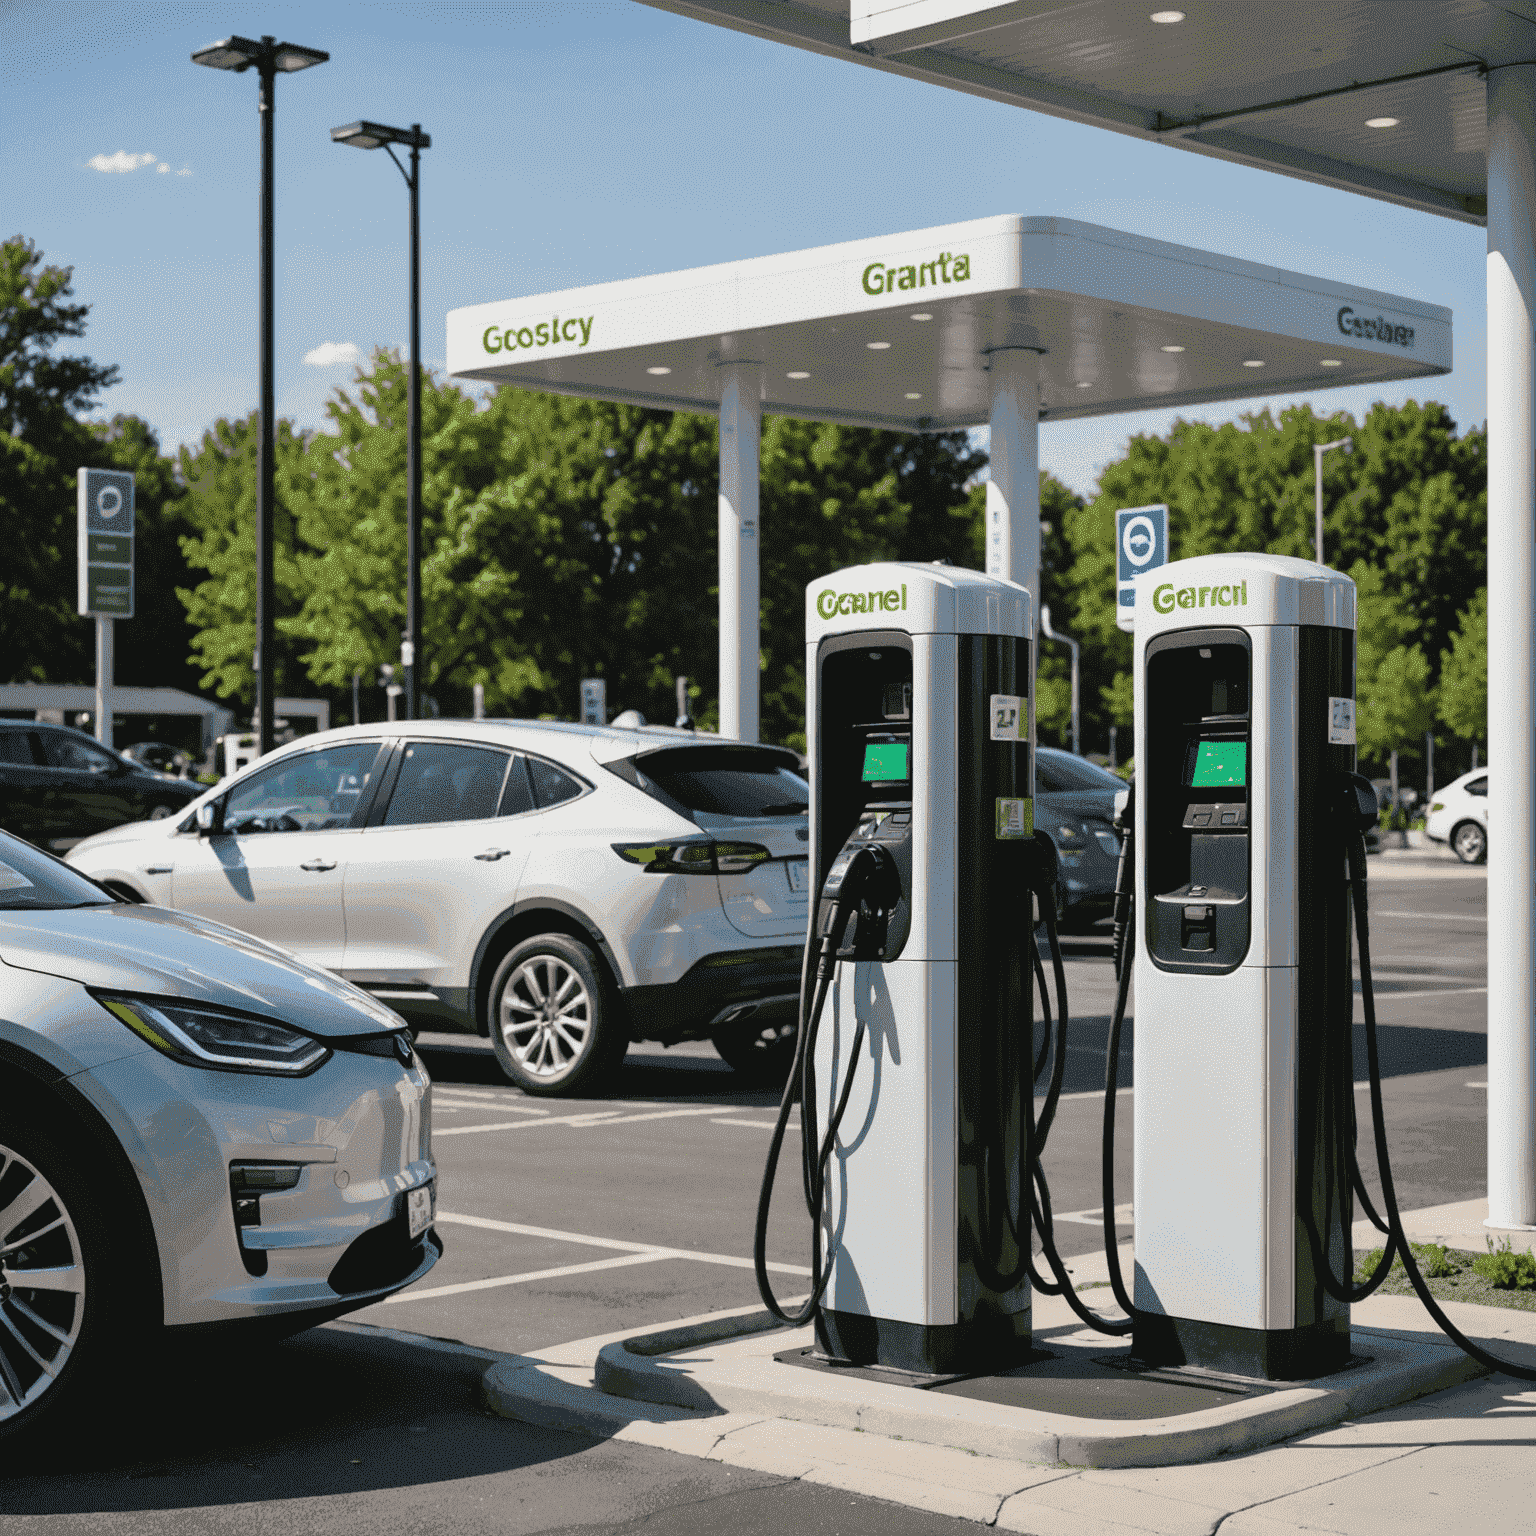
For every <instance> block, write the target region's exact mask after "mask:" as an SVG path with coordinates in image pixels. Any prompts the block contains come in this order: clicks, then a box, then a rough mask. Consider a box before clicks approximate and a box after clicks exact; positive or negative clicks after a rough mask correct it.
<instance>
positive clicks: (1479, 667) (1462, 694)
mask: <svg viewBox="0 0 1536 1536" xmlns="http://www.w3.org/2000/svg"><path fill="white" fill-rule="evenodd" d="M1439 710H1440V719H1441V720H1442V721H1444V723H1445V724H1446V725H1447V726H1449V727H1450V729H1451V730H1452V731H1453V732H1455V734H1456V735H1458V736H1463V737H1465V738H1467V739H1468V740H1469V741H1476V742H1486V741H1487V740H1488V589H1487V587H1480V588H1478V590H1477V593H1476V595H1475V596H1474V597H1473V599H1472V601H1471V602H1470V603H1468V604H1467V606H1466V608H1465V609H1463V610H1462V614H1461V622H1460V624H1458V625H1457V628H1456V633H1455V634H1454V635H1452V636H1451V644H1450V648H1449V650H1447V651H1445V652H1443V653H1442V655H1441V657H1440V692H1439Z"/></svg>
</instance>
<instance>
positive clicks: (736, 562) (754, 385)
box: [718, 363, 763, 741]
mask: <svg viewBox="0 0 1536 1536" xmlns="http://www.w3.org/2000/svg"><path fill="white" fill-rule="evenodd" d="M718 374H719V385H720V535H719V537H720V734H721V735H722V736H724V737H727V738H729V739H734V740H736V741H756V740H757V737H758V653H759V615H760V605H759V540H758V511H757V507H758V439H759V438H760V436H761V435H762V424H763V404H762V401H763V384H762V379H763V370H762V365H761V364H760V363H722V364H721V365H720V367H719V370H718Z"/></svg>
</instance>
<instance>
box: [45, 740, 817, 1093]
mask: <svg viewBox="0 0 1536 1536" xmlns="http://www.w3.org/2000/svg"><path fill="white" fill-rule="evenodd" d="M797 770H798V759H797V758H796V756H795V754H794V753H793V752H790V751H787V750H784V749H781V748H777V747H765V746H755V745H749V744H742V743H737V742H729V741H723V740H720V739H718V738H714V737H709V736H697V735H695V734H693V733H692V732H689V731H672V730H661V729H645V730H619V729H615V728H613V727H599V726H582V725H559V724H546V723H542V722H527V721H510V720H506V721H499V720H498V721H493V720H476V721H467V720H433V721H415V722H400V723H398V724H390V725H374V726H353V727H348V728H345V729H342V730H335V731H326V732H323V733H321V734H319V735H316V736H308V737H305V738H303V739H302V740H300V741H297V742H294V743H293V744H291V745H289V746H287V747H284V748H282V749H281V750H280V751H278V752H274V753H272V754H270V755H269V756H267V757H265V758H262V759H261V760H260V761H259V762H257V763H255V764H252V766H251V767H249V768H247V769H246V770H245V771H244V772H243V773H241V774H239V775H238V776H237V777H236V778H234V779H231V780H226V781H225V782H224V783H222V784H220V785H218V786H217V787H216V788H215V789H212V790H210V791H209V792H208V793H207V794H206V795H204V796H203V797H202V798H201V799H199V800H198V801H196V802H195V803H194V804H193V805H192V806H191V807H190V810H189V814H188V815H186V816H184V817H182V818H181V819H179V820H177V821H169V820H168V821H163V822H144V823H139V824H137V825H134V826H129V827H122V828H119V829H117V830H114V831H111V832H106V833H102V834H101V835H100V836H98V837H92V838H87V839H86V840H85V841H84V842H82V843H80V844H79V845H78V846H76V847H75V848H74V849H73V850H72V851H71V852H70V855H69V862H70V863H71V864H73V865H74V866H75V867H76V868H78V869H80V870H83V871H84V872H85V873H86V874H89V875H91V876H93V877H94V878H95V879H97V880H99V881H100V882H101V883H102V884H104V885H106V886H108V887H109V888H110V889H112V890H113V891H115V892H117V893H119V894H120V895H123V896H125V897H127V898H129V899H130V900H135V901H141V902H154V903H158V904H160V905H164V906H174V907H179V908H181V909H183V910H185V911H189V912H195V913H200V914H202V915H204V916H206V917H211V918H215V919H217V920H218V921H219V922H222V923H226V924H228V925H229V926H231V927H234V928H242V929H244V930H246V931H247V932H249V933H253V934H255V935H257V936H258V937H260V938H263V939H265V940H267V941H268V942H270V943H274V944H279V945H281V946H283V947H284V948H285V949H288V950H291V951H292V952H293V953H294V954H296V955H299V956H301V957H302V958H303V959H305V960H308V961H310V962H312V963H313V964H316V965H320V966H323V967H325V968H326V969H327V970H330V971H334V972H336V973H337V974H338V975H341V976H344V977H346V978H347V980H349V981H351V982H354V983H355V984H356V985H357V986H359V987H362V988H364V989H365V990H367V991H369V992H371V993H372V994H373V995H374V996H375V997H377V998H380V999H381V1000H383V1001H385V1002H387V1003H388V1004H389V1005H390V1006H391V1007H393V1008H394V1009H396V1010H397V1011H398V1012H400V1013H402V1014H404V1015H405V1016H406V1017H407V1018H408V1019H409V1020H410V1021H411V1022H412V1023H413V1024H415V1025H416V1026H417V1027H426V1028H436V1029H443V1028H449V1029H455V1028H457V1029H463V1030H466V1031H471V1032H478V1033H480V1034H482V1035H488V1036H489V1037H490V1039H491V1041H492V1044H493V1045H494V1047H495V1050H496V1055H497V1057H498V1059H499V1061H500V1063H501V1066H502V1069H503V1070H504V1071H505V1073H506V1074H507V1076H508V1077H509V1078H510V1079H511V1080H512V1081H513V1082H515V1083H517V1084H518V1085H519V1086H520V1087H522V1088H524V1089H525V1090H527V1091H528V1092H530V1093H537V1094H561V1093H577V1092H582V1091H587V1090H589V1089H591V1088H592V1087H593V1086H594V1085H595V1084H596V1083H597V1082H599V1081H600V1080H601V1079H602V1078H603V1077H604V1076H605V1075H606V1074H607V1073H608V1072H609V1071H610V1070H611V1069H612V1068H614V1067H615V1066H616V1065H617V1064H618V1062H619V1061H621V1060H622V1058H623V1055H624V1048H625V1046H626V1045H627V1043H628V1042H629V1040H631V1039H649V1040H659V1041H661V1042H663V1043H665V1044H668V1045H670V1044H675V1043H676V1042H678V1041H680V1040H694V1039H709V1040H712V1041H713V1042H714V1045H715V1048H716V1049H717V1050H718V1051H719V1052H720V1054H721V1056H722V1057H724V1059H725V1060H726V1061H728V1062H729V1063H730V1064H731V1065H732V1066H733V1067H735V1068H737V1069H738V1070H739V1071H743V1072H746V1073H751V1074H754V1075H758V1076H763V1077H773V1076H775V1075H779V1074H781V1073H782V1072H783V1070H784V1069H785V1068H786V1067H787V1065H788V1062H789V1059H790V1057H791V1055H792V1053H793V1047H794V1032H795V1021H796V1001H797V996H798V991H799V984H800V975H799V972H800V959H801V953H802V947H803V944H804V939H805V928H806V914H807V869H806V851H807V849H806V838H807V823H806V813H807V802H808V798H809V792H808V789H807V786H806V783H805V780H804V779H803V778H801V777H800V775H799V773H798V771H797Z"/></svg>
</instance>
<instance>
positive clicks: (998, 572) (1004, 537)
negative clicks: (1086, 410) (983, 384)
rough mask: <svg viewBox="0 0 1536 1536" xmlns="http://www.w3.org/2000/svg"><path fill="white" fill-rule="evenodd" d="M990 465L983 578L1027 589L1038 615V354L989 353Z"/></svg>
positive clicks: (1024, 349) (1009, 350)
mask: <svg viewBox="0 0 1536 1536" xmlns="http://www.w3.org/2000/svg"><path fill="white" fill-rule="evenodd" d="M989 362H990V366H991V370H992V462H991V467H990V469H989V471H988V480H987V575H989V576H1001V577H1004V578H1005V579H1006V580H1008V581H1016V582H1018V583H1019V584H1020V585H1021V586H1025V587H1028V588H1029V597H1030V602H1031V605H1032V608H1033V611H1034V612H1035V613H1036V614H1038V613H1039V612H1040V354H1039V353H1038V352H1035V351H1032V350H1031V349H1029V348H1027V347H1008V348H1006V349H1004V350H1002V351H998V352H993V353H990V354H989Z"/></svg>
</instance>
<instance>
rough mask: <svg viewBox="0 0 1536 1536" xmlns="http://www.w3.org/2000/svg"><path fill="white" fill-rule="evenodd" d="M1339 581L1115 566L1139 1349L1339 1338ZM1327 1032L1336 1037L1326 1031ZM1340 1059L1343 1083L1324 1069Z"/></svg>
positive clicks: (1225, 568) (1342, 1347)
mask: <svg viewBox="0 0 1536 1536" xmlns="http://www.w3.org/2000/svg"><path fill="white" fill-rule="evenodd" d="M1355 622H1356V621H1355V586H1354V583H1353V582H1352V581H1350V580H1349V578H1348V577H1346V576H1342V575H1340V574H1339V573H1338V572H1337V571H1332V570H1329V569H1327V568H1326V567H1324V566H1321V565H1314V564H1312V563H1311V562H1309V561H1305V560H1293V559H1288V558H1285V557H1282V556H1273V555H1258V554H1234V555H1206V556H1202V557H1200V558H1198V559H1194V560H1180V561H1175V562H1174V563H1172V564H1170V565H1166V566H1163V567H1162V568H1161V569H1160V570H1158V571H1155V572H1152V573H1149V574H1148V575H1147V576H1145V577H1138V578H1137V582H1136V680H1137V687H1136V769H1137V795H1136V801H1137V805H1136V848H1137V860H1136V893H1137V908H1138V912H1139V914H1140V922H1139V930H1140V931H1139V935H1138V941H1137V946H1136V962H1135V965H1136V969H1135V985H1136V1004H1135V1047H1134V1064H1135V1083H1136V1126H1135V1137H1134V1145H1135V1247H1136V1282H1135V1302H1136V1309H1137V1317H1136V1327H1135V1336H1134V1346H1135V1353H1136V1355H1137V1356H1138V1357H1139V1358H1141V1359H1143V1360H1146V1361H1150V1362H1154V1363H1161V1364H1194V1365H1200V1366H1204V1367H1207V1368H1210V1369H1214V1370H1222V1371H1229V1372H1233V1373H1235V1374H1240V1375H1244V1376H1259V1377H1266V1378H1270V1379H1286V1380H1295V1379H1301V1378H1305V1377H1314V1376H1318V1375H1322V1374H1325V1373H1327V1372H1329V1371H1332V1370H1337V1369H1339V1368H1341V1367H1342V1366H1343V1365H1345V1364H1347V1362H1348V1359H1349V1308H1348V1307H1347V1306H1346V1305H1344V1304H1343V1303H1341V1302H1339V1301H1336V1300H1334V1299H1333V1298H1331V1297H1330V1296H1328V1295H1327V1294H1326V1293H1325V1291H1324V1289H1323V1287H1322V1284H1321V1282H1320V1280H1319V1279H1318V1277H1317V1273H1316V1268H1317V1266H1316V1263H1315V1259H1316V1258H1317V1257H1319V1256H1321V1255H1326V1256H1327V1258H1328V1261H1329V1262H1330V1264H1331V1266H1332V1269H1333V1272H1334V1274H1336V1275H1338V1274H1342V1275H1345V1276H1347V1275H1348V1274H1349V1273H1350V1272H1351V1269H1352V1256H1351V1255H1350V1253H1349V1252H1348V1250H1347V1245H1346V1242H1345V1238H1344V1236H1343V1234H1345V1233H1348V1232H1349V1230H1350V1221H1351V1214H1350V1213H1351V1192H1350V1187H1349V1175H1348V1172H1347V1168H1346V1167H1345V1166H1344V1160H1343V1158H1342V1156H1341V1154H1340V1146H1341V1129H1342V1127H1341V1123H1340V1122H1341V1119H1342V1117H1344V1116H1345V1115H1346V1114H1347V1113H1348V1111H1347V1110H1346V1109H1345V1107H1344V1106H1345V1105H1346V1104H1347V1103H1348V1102H1349V1096H1350V1094H1351V1093H1352V1086H1351V1081H1350V1079H1351V1077H1352V1073H1351V1072H1350V1066H1349V1060H1350V1058H1349V1050H1348V1044H1347V1042H1348V1039H1349V1030H1350V1024H1349V1020H1350V1006H1351V1001H1352V981H1351V968H1350V941H1349V905H1348V897H1347V888H1346V884H1345V866H1344V847H1343V843H1342V841H1341V840H1340V838H1339V836H1338V834H1337V831H1336V830H1335V823H1334V820H1333V804H1332V800H1331V796H1332V795H1333V793H1334V787H1335V785H1336V783H1337V781H1338V776H1339V775H1341V774H1344V773H1348V772H1350V771H1351V770H1352V769H1353V767H1354V760H1355V746H1354V742H1355V729H1354V726H1355V718H1354V711H1355ZM1341 1040H1342V1041H1343V1042H1345V1043H1344V1045H1343V1047H1342V1048H1341V1047H1340V1044H1339V1042H1340V1041H1341ZM1341 1074H1342V1076H1343V1081H1342V1082H1338V1081H1334V1080H1333V1079H1334V1078H1337V1077H1339V1076H1340V1075H1341Z"/></svg>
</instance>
